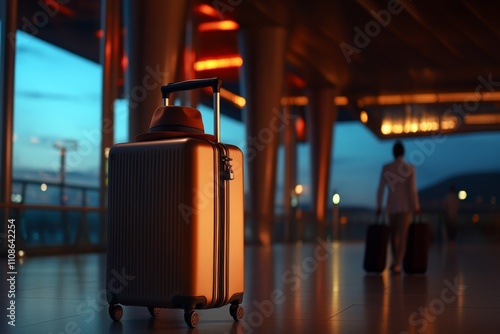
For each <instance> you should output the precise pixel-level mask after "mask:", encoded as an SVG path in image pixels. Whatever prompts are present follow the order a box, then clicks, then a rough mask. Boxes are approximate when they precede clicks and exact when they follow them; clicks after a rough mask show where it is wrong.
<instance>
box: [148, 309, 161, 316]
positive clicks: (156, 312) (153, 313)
mask: <svg viewBox="0 0 500 334" xmlns="http://www.w3.org/2000/svg"><path fill="white" fill-rule="evenodd" d="M148 311H149V314H151V316H152V317H153V318H155V317H157V316H159V315H160V308H159V307H148Z"/></svg>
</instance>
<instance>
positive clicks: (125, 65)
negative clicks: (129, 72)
mask: <svg viewBox="0 0 500 334" xmlns="http://www.w3.org/2000/svg"><path fill="white" fill-rule="evenodd" d="M121 65H122V68H123V69H124V70H125V69H126V68H127V67H128V57H127V55H125V54H124V55H123V57H122V61H121Z"/></svg>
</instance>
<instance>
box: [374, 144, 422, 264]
mask: <svg viewBox="0 0 500 334" xmlns="http://www.w3.org/2000/svg"><path fill="white" fill-rule="evenodd" d="M404 151H405V150H404V146H403V144H402V143H401V142H400V141H396V143H395V144H394V146H393V150H392V152H393V154H394V161H393V162H391V163H388V164H386V165H384V167H383V168H382V173H381V176H380V183H379V187H378V192H377V215H380V213H381V211H382V201H383V198H384V190H385V188H386V186H387V188H388V190H389V192H388V195H387V202H386V211H387V214H388V215H389V225H390V234H391V250H392V265H391V271H392V272H393V273H400V272H401V264H402V262H403V258H404V255H405V250H406V238H407V235H408V227H409V225H410V222H411V213H412V212H414V213H415V214H418V213H420V204H419V200H418V193H417V185H416V175H415V167H414V166H413V165H411V164H409V163H408V162H406V161H405V160H404V158H403V155H404Z"/></svg>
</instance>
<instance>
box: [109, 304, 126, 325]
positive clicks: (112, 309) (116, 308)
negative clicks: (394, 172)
mask: <svg viewBox="0 0 500 334" xmlns="http://www.w3.org/2000/svg"><path fill="white" fill-rule="evenodd" d="M108 312H109V316H110V317H111V319H113V321H120V319H121V318H122V316H123V308H122V307H121V306H120V305H109V308H108Z"/></svg>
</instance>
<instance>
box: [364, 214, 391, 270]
mask: <svg viewBox="0 0 500 334" xmlns="http://www.w3.org/2000/svg"><path fill="white" fill-rule="evenodd" d="M388 239H389V226H387V225H385V224H371V225H369V226H368V230H367V232H366V246H365V256H364V261H363V268H364V269H365V271H367V272H378V273H380V272H382V271H384V270H385V264H386V258H387V241H388Z"/></svg>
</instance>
